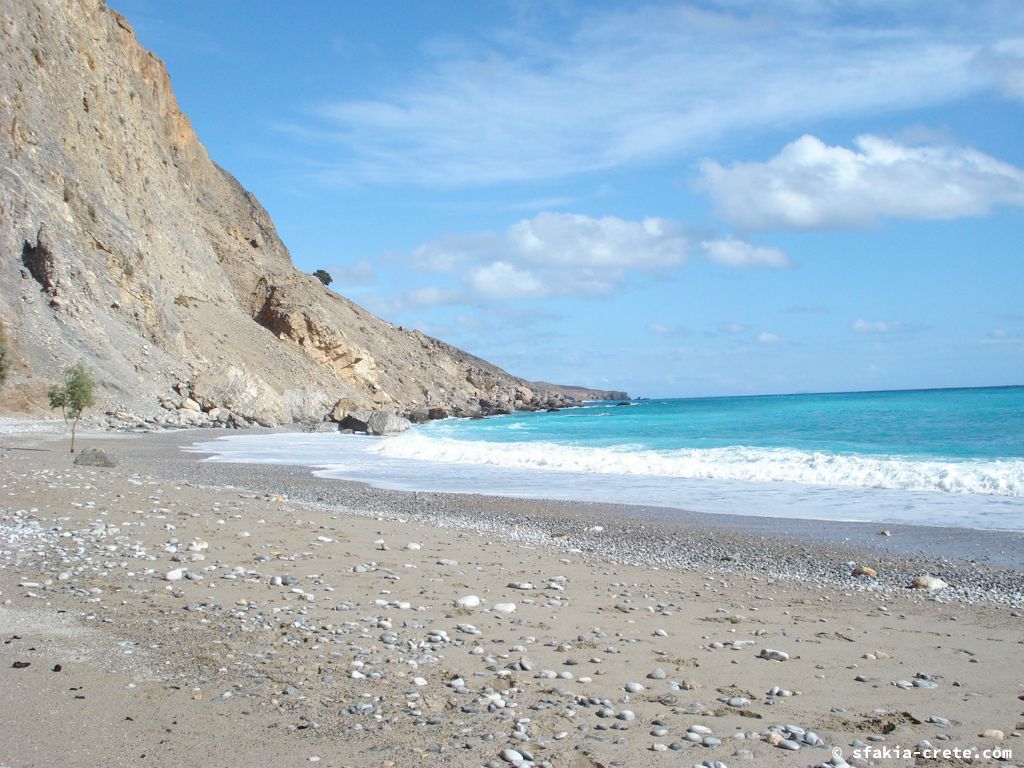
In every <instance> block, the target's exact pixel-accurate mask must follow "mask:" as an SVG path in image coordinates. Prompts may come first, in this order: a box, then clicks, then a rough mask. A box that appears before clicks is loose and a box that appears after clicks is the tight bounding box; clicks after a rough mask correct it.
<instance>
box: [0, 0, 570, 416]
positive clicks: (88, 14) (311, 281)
mask: <svg viewBox="0 0 1024 768" xmlns="http://www.w3.org/2000/svg"><path fill="white" fill-rule="evenodd" d="M0 158H2V163H0V175H2V184H0V254H2V257H0V318H2V320H3V322H4V324H5V325H6V327H7V329H8V333H9V335H10V336H11V337H12V339H13V341H14V346H15V348H16V353H17V365H16V367H15V371H14V373H15V376H14V381H13V383H11V384H9V385H8V387H7V389H6V390H5V393H4V396H5V400H6V402H5V406H6V409H8V410H11V409H22V410H24V409H32V408H33V407H38V404H39V403H41V402H42V392H43V391H44V389H45V385H46V383H48V381H52V380H53V379H54V378H55V377H56V376H58V375H59V371H60V369H61V368H62V367H63V366H65V365H67V364H69V363H72V362H76V361H79V360H82V361H84V362H85V363H86V364H87V365H89V366H90V367H91V368H92V369H93V370H94V371H95V372H96V374H97V378H98V379H99V380H100V383H101V393H102V397H103V401H104V404H105V405H106V406H107V408H108V409H110V410H112V411H115V412H117V413H119V414H121V415H122V416H124V417H126V418H127V417H128V412H134V413H138V414H141V415H143V416H146V417H149V418H151V419H152V418H154V417H156V416H157V415H161V418H162V420H163V421H171V422H176V423H200V422H203V421H209V420H210V419H211V418H214V419H219V420H220V421H221V422H225V423H232V422H233V423H245V422H246V421H247V420H251V419H255V420H258V421H261V422H264V423H276V422H282V421H289V420H306V419H313V418H318V417H320V416H321V415H323V414H324V413H327V412H330V411H331V410H332V408H333V409H334V411H335V413H336V414H339V413H342V412H344V411H346V410H360V409H362V410H390V411H394V412H399V413H407V414H417V415H420V416H422V415H423V414H424V413H429V412H430V411H429V409H431V408H433V409H434V414H433V415H434V416H437V415H441V414H443V413H445V412H453V413H463V414H472V413H477V412H480V411H481V410H482V411H483V412H485V413H487V412H497V411H502V410H511V409H512V408H516V407H544V406H547V405H556V404H562V403H565V402H567V400H568V399H569V398H567V396H566V395H563V394H560V393H558V392H554V391H551V392H547V391H544V390H543V389H536V388H531V387H530V386H528V385H527V384H526V382H524V381H522V380H520V379H517V378H515V377H513V376H510V375H509V374H507V373H505V372H504V371H502V370H500V369H498V368H496V367H495V366H493V365H490V364H489V363H486V362H485V361H483V360H480V359H478V358H475V357H473V356H471V355H468V354H466V353H464V352H462V351H460V350H458V349H456V348H454V347H451V346H449V345H447V344H444V343H443V342H441V341H438V340H436V339H432V338H430V337H427V336H424V335H423V334H421V333H419V332H417V331H412V332H406V331H404V330H401V329H398V328H395V327H394V326H392V325H391V324H390V323H387V322H385V321H383V320H381V319H380V318H377V317H375V316H374V315H372V314H370V313H369V312H367V311H365V310H364V309H362V308H360V307H358V306H356V305H355V304H353V303H352V302H350V301H348V300H347V299H345V298H343V297H341V296H338V295H337V294H335V293H333V292H331V291H329V290H328V289H326V288H324V287H323V286H322V285H321V284H320V282H319V281H318V280H317V279H315V278H313V277H311V276H308V275H305V274H303V273H301V272H299V271H297V270H295V269H294V268H293V267H292V265H291V258H290V256H289V253H288V250H287V249H286V248H285V246H284V244H283V243H282V242H281V240H280V239H279V238H278V236H277V233H276V232H275V230H274V225H273V223H272V222H271V220H270V217H269V216H268V215H267V212H266V211H265V210H264V209H263V208H262V206H261V205H260V204H259V201H257V200H256V198H255V197H253V195H252V194H250V193H249V192H247V191H246V190H244V189H243V188H242V187H241V186H240V185H239V184H238V182H237V181H236V180H235V179H234V178H233V177H232V176H231V175H230V174H228V173H226V172H225V171H224V170H222V169H221V168H219V167H218V166H217V165H216V164H214V163H213V162H212V161H211V160H210V158H209V156H208V155H207V152H206V149H205V148H204V147H203V145H202V144H201V143H200V141H199V139H198V138H197V137H196V134H195V132H194V131H193V130H192V126H191V124H190V123H189V120H188V118H187V117H186V116H185V115H184V114H182V112H181V111H180V110H179V109H178V104H177V101H176V100H175V97H174V93H173V92H172V90H171V85H170V81H169V79H168V76H167V71H166V69H165V67H164V65H163V63H162V62H161V61H160V59H158V58H157V57H156V56H154V55H153V54H152V53H149V52H148V51H146V50H144V49H143V48H142V47H141V46H140V45H139V43H138V41H137V40H136V38H135V35H134V33H133V32H132V29H131V27H130V26H129V24H128V23H127V22H126V21H125V20H124V19H123V18H122V17H121V16H119V15H118V14H117V13H116V12H114V11H112V10H110V9H109V8H107V7H106V6H105V5H104V4H103V3H102V2H100V0H0ZM338 401H342V405H341V406H340V407H339V408H334V406H335V404H336V403H338ZM161 403H162V407H161ZM213 412H216V413H214V416H213V417H211V416H210V413H213ZM339 420H340V419H339Z"/></svg>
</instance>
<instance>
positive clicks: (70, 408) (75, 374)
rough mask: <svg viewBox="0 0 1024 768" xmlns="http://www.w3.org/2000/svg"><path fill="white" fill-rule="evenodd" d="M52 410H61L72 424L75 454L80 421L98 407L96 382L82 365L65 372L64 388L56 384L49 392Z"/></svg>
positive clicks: (72, 443)
mask: <svg viewBox="0 0 1024 768" xmlns="http://www.w3.org/2000/svg"><path fill="white" fill-rule="evenodd" d="M46 394H47V396H48V397H49V398H50V407H51V408H60V410H61V413H62V414H64V420H65V421H69V422H71V452H72V453H74V452H75V432H76V430H77V429H78V421H79V419H81V418H82V414H83V413H85V411H86V409H87V408H92V406H94V405H96V382H95V381H94V380H93V378H92V374H90V373H89V371H88V369H87V368H86V367H85V365H83V364H82V363H79V364H78V365H76V366H74V367H72V368H67V369H65V371H64V386H62V387H60V386H57V385H56V384H54V385H53V386H52V387H50V389H49V390H48V391H47V393H46Z"/></svg>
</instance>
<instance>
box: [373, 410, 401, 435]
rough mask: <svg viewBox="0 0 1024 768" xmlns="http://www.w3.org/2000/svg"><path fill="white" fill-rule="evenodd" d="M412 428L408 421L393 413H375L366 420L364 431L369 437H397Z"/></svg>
mask: <svg viewBox="0 0 1024 768" xmlns="http://www.w3.org/2000/svg"><path fill="white" fill-rule="evenodd" d="M411 426H412V422H410V421H409V420H408V419H406V418H404V417H402V416H398V415H396V414H394V413H384V412H383V411H377V412H375V413H372V414H370V417H369V418H368V419H367V420H366V431H367V433H368V434H371V435H397V434H399V433H400V432H404V431H405V430H407V429H408V428H409V427H411Z"/></svg>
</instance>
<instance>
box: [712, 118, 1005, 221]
mask: <svg viewBox="0 0 1024 768" xmlns="http://www.w3.org/2000/svg"><path fill="white" fill-rule="evenodd" d="M854 145H855V147H856V149H847V148H845V147H837V146H828V145H826V144H825V143H824V142H822V141H821V140H820V139H818V138H816V137H814V136H802V137H801V138H799V139H797V140H796V141H794V142H792V143H791V144H788V145H786V146H785V147H784V148H783V149H782V151H781V152H779V154H777V155H776V156H775V157H773V158H771V159H770V160H768V161H767V162H764V163H759V162H752V163H735V164H732V165H729V166H722V165H719V164H718V163H716V162H714V161H712V160H705V161H704V162H703V163H702V164H701V175H702V186H703V188H704V189H706V190H707V192H708V193H709V194H710V195H711V197H712V199H713V200H714V202H715V204H716V206H717V208H718V211H719V213H720V214H721V215H722V216H724V217H725V218H726V219H728V220H729V221H730V222H732V223H734V224H735V225H736V226H739V227H741V228H743V229H747V230H759V229H831V228H839V227H862V226H867V225H870V224H872V223H874V222H876V221H877V220H879V219H882V218H907V219H955V218H961V217H965V216H982V215H985V214H987V213H989V212H990V211H991V210H992V209H993V208H995V207H996V206H999V205H1024V170H1021V169H1020V168H1017V167H1015V166H1012V165H1009V164H1007V163H1002V162H1000V161H999V160H996V159H995V158H993V157H991V156H989V155H986V154H984V153H983V152H979V151H977V150H975V149H970V148H966V147H953V146H938V145H934V146H908V145H904V144H900V143H898V142H895V141H892V140H889V139H884V138H881V137H878V136H867V135H865V136H859V137H857V139H856V140H855V142H854Z"/></svg>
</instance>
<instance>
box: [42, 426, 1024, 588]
mask: <svg viewBox="0 0 1024 768" xmlns="http://www.w3.org/2000/svg"><path fill="white" fill-rule="evenodd" d="M274 431H277V432H281V431H283V430H280V429H279V430H266V429H256V430H242V431H239V430H232V432H231V434H232V435H233V434H246V433H249V434H267V433H271V432H274ZM220 436H226V435H220V434H211V431H210V430H198V429H196V430H179V431H174V432H162V433H114V434H110V433H96V434H92V435H89V436H88V439H89V440H93V441H95V442H96V443H97V444H98V445H100V447H103V443H105V442H107V443H109V444H110V448H109V450H110V451H111V452H112V453H113V454H115V455H117V456H118V457H119V458H120V457H123V455H124V453H125V452H124V451H119V450H118V446H119V445H123V444H125V442H128V441H130V442H131V443H132V445H133V448H132V452H131V456H130V465H131V466H132V467H133V468H135V469H136V470H138V471H146V472H148V473H152V474H154V475H159V476H162V477H165V478H167V479H172V480H176V481H178V482H188V483H191V484H194V485H196V486H199V487H204V488H208V489H216V488H223V487H231V488H236V489H245V490H249V491H252V492H256V493H262V494H284V495H285V496H286V497H287V498H288V499H289V500H290V501H292V502H297V503H304V504H310V505H314V506H318V507H321V508H323V509H331V508H334V507H340V508H344V509H345V510H346V511H349V512H353V513H355V514H360V515H364V516H365V515H370V516H375V515H388V516H391V517H399V518H402V517H404V518H408V519H410V520H417V521H427V522H429V523H431V524H435V525H441V526H444V527H453V528H458V529H461V530H472V531H477V532H483V533H492V532H494V531H497V530H501V531H502V532H503V533H504V534H505V535H509V536H513V537H515V538H516V539H517V540H529V541H530V542H531V543H533V544H545V545H550V546H553V547H556V548H559V549H565V548H569V547H570V545H571V546H573V547H576V548H579V549H581V550H582V551H584V552H587V553H588V554H591V555H598V556H607V557H611V558H614V559H616V560H619V561H621V562H628V563H630V564H633V565H638V566H641V567H673V568H683V569H689V570H695V569H702V568H712V569H714V570H717V571H721V572H723V573H761V574H770V575H771V576H772V577H773V578H778V579H791V580H803V579H807V578H813V579H815V580H821V581H823V582H827V583H829V584H830V585H831V586H833V587H835V588H854V589H863V588H864V587H865V585H868V586H871V587H873V588H884V589H889V590H893V589H895V590H901V589H905V588H906V587H907V585H909V583H910V581H911V580H912V579H913V578H914V577H915V576H918V575H920V574H922V573H929V574H931V575H934V576H939V577H940V578H943V579H944V580H945V581H947V582H948V583H950V584H951V585H954V588H953V589H952V590H944V591H943V595H942V597H946V598H948V597H952V596H954V595H956V596H957V597H960V598H966V599H968V600H975V599H983V600H992V599H995V600H997V601H1002V602H1009V603H1012V604H1013V605H1016V606H1021V607H1024V532H1016V531H992V530H979V529H966V528H948V527H942V526H923V525H905V524H886V523H873V522H854V521H827V520H816V519H801V518H778V517H761V516H757V515H741V514H720V513H713V512H695V511H691V510H686V509H678V508H666V507H661V506H653V507H652V506H644V505H639V504H637V505H628V504H616V503H604V502H589V501H568V500H558V499H555V500H550V499H535V498H520V497H508V496H500V495H490V494H475V493H450V492H437V491H415V490H392V489H387V488H380V487H377V486H374V485H372V484H368V483H363V482H360V481H355V480H343V479H336V478H323V477H319V476H317V475H315V474H314V468H313V467H307V466H303V465H288V464H271V463H244V462H229V461H216V462H207V461H203V459H204V458H205V457H207V456H209V455H211V454H208V453H204V452H200V451H195V450H184V449H185V448H188V447H189V446H192V445H193V444H195V443H199V442H205V441H207V440H209V439H210V438H211V437H220ZM32 439H38V436H35V435H33V436H32ZM50 439H54V438H50ZM85 445H86V443H83V446H85ZM595 525H599V526H601V527H603V528H604V529H605V530H604V531H601V532H595V531H590V530H587V529H588V528H593V526H595ZM883 529H884V530H889V531H890V533H891V535H890V536H883V535H880V532H881V531H882V530H883ZM552 534H556V535H555V536H552ZM638 538H640V539H641V541H640V542H638V541H637V539H638ZM851 562H852V563H856V564H858V565H867V566H869V567H872V568H874V569H875V570H876V571H878V573H879V577H878V579H871V580H865V579H863V578H853V577H851V576H850V571H851V566H850V565H848V563H851ZM1004 598H1005V599H1004Z"/></svg>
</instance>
